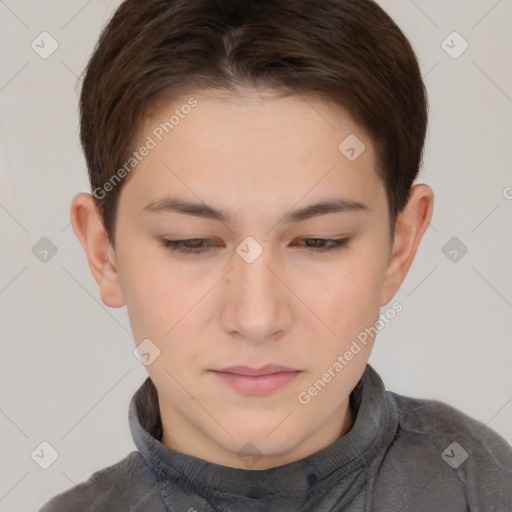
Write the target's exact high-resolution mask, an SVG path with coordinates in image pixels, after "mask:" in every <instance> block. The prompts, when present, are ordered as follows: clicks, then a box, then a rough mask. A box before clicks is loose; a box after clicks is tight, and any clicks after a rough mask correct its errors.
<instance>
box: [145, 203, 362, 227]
mask: <svg viewBox="0 0 512 512" xmlns="http://www.w3.org/2000/svg"><path fill="white" fill-rule="evenodd" d="M144 211H147V212H150V213H182V214H186V215H193V216H195V217H202V218H204V219H212V220H218V221H220V222H223V223H225V224H229V223H230V221H231V216H230V215H229V213H228V212H227V211H226V210H222V209H217V208H214V207H212V206H209V205H207V204H206V203H196V202H192V201H186V200H184V199H179V198H176V197H164V198H163V199H160V200H158V201H154V202H152V203H150V204H148V205H146V206H145V207H144ZM354 211H361V212H365V211H366V212H369V211H370V208H368V206H367V205H365V204H364V203H361V202H359V201H352V200H349V199H345V198H336V199H328V200H325V201H321V202H319V203H315V204H311V205H309V206H304V207H303V208H298V209H296V210H292V211H289V212H287V213H286V214H285V215H284V216H283V217H282V218H281V220H280V222H284V223H287V224H288V223H293V222H301V221H304V220H307V219H311V218H313V217H318V216H320V215H327V214H329V213H342V212H354Z"/></svg>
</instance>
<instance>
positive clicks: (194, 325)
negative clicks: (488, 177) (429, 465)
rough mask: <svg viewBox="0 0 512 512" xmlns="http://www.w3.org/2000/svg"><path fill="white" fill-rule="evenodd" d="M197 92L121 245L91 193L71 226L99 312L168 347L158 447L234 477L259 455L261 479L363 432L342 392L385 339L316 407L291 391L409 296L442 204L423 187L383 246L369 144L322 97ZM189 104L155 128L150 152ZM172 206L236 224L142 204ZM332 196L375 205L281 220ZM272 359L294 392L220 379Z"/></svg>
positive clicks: (132, 179)
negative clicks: (348, 151)
mask: <svg viewBox="0 0 512 512" xmlns="http://www.w3.org/2000/svg"><path fill="white" fill-rule="evenodd" d="M191 96H193V97H194V98H196V99H197V101H198V105H197V107H195V108H194V109H193V110H192V111H191V113H190V114H188V115H187V116H185V118H184V119H181V120H180V123H179V125H177V126H175V127H174V129H173V130H172V132H170V133H169V135H167V136H166V137H165V138H164V139H163V140H162V141H161V142H159V143H158V145H157V146H156V147H155V148H154V149H152V150H151V151H150V152H149V154H148V155H147V156H146V157H145V158H144V159H143V160H142V161H141V162H140V163H139V164H138V166H137V167H136V169H135V170H134V171H132V173H131V174H130V175H129V179H128V180H127V181H126V183H125V184H124V186H123V189H122V191H121V194H120V197H119V205H118V212H117V219H116V238H115V249H114V248H113V247H112V246H111V245H110V244H109V241H108V237H107V235H106V232H105V231H104V229H103V226H102V224H101V220H100V217H99V216H98V213H97V211H96V208H95V206H94V201H93V197H92V196H91V195H90V194H86V193H81V194H78V195H77V196H76V197H75V198H74V199H73V202H72V207H71V218H72V219H73V228H74V231H75V234H76V236H77V237H78V239H79V241H80V243H81V244H82V245H83V247H84V249H85V251H86V254H87V258H88V262H89V266H90V269H91V271H92V274H93V275H94V278H95V279H96V281H97V282H98V285H99V289H100V294H101V299H102V301H103V302H104V303H105V304H106V305H107V306H110V307H113V308H118V307H122V306H124V305H126V307H127V311H128V315H129V318H130V323H131V327H132V330H133V334H134V339H135V342H136V344H139V343H140V342H142V340H144V339H147V338H149V339H151V340H152V342H153V343H154V344H155V345H156V346H157V347H158V348H159V350H160V356H159V357H157V358H156V359H155V360H154V362H152V363H151V364H150V365H149V366H147V370H148V372H149V375H150V376H151V378H152V380H153V382H154V383H155V385H156V387H157V389H158V395H159V406H160V411H161V416H162V424H163V432H164V434H163V437H162V440H161V442H162V443H163V444H164V445H166V446H168V447H169V448H172V449H174V450H178V451H180V452H183V453H186V454H189V455H193V456H196V457H199V458H202V459H204V460H208V461H211V462H215V463H217V464H221V465H225V466H230V467H237V468H242V469H247V463H246V462H245V461H244V459H243V457H241V456H250V455H254V456H255V458H254V459H252V460H257V462H256V463H255V464H254V465H253V466H252V467H251V469H265V468H269V467H274V466H280V465H283V464H286V463H290V462H293V461H296V460H298V459H300V458H303V457H306V456H308V455H310V454H312V453H314V452H317V451H318V450H320V449H322V448H324V447H326V446H329V445H330V444H332V443H333V442H335V441H336V440H338V439H339V438H340V437H341V436H342V435H344V434H345V433H346V432H348V431H349V430H350V428H351V427H352V425H353V421H354V417H353V413H352V410H351V408H350V406H349V393H350V391H351V390H352V389H353V388H354V386H355V385H356V384H357V382H358V380H359V379H360V377H361V375H362V373H363V372H364V369H365V365H366V363H367V360H368V357H369V355H370V352H371V348H372V345H373V341H374V340H371V339H370V342H369V343H368V344H367V345H366V346H362V350H361V351H360V352H359V353H358V354H357V355H355V356H354V358H353V359H352V360H351V361H349V362H348V364H347V365H346V366H345V367H344V368H343V370H342V371H341V372H339V373H337V374H336V376H335V377H333V378H332V379H331V381H330V382H329V383H328V384H327V385H326V386H325V388H324V389H322V391H321V392H319V393H318V394H317V395H316V396H315V397H312V398H311V400H310V401H309V403H307V404H305V405H303V404H301V403H300V402H299V400H298V395H299V393H301V392H303V391H305V390H306V391H307V390H308V388H310V387H311V385H312V384H313V383H314V382H315V381H317V380H318V379H320V378H321V377H322V374H324V373H325V372H326V371H327V370H328V368H330V367H332V365H333V363H334V362H335V361H336V360H337V357H338V355H342V354H344V353H345V352H346V351H347V350H348V349H349V347H350V345H351V343H352V341H353V340H354V339H356V338H357V336H358V334H359V333H361V332H362V331H364V329H365V328H368V327H370V326H373V325H374V324H375V322H376V321H377V320H378V319H379V313H380V308H381V307H382V306H385V305H386V304H388V303H389V302H390V300H391V299H392V297H393V296H394V294H395V293H396V292H397V290H398V289H399V287H400V285H401V283H402V282H403V280H404V278H405V276H406V274H407V272H408V270H409V268H410V266H411V263H412V261H413V258H414V255H415V253H416V250H417V248H418V245H419V243H420V240H421V238H422V236H423V233H424V232H425V230H426V228H427V226H428V224H429V221H430V219H431V216H432V210H433V192H432V190H431V188H430V187H428V186H427V185H424V184H416V185H414V186H413V187H412V189H411V194H410V197H409V202H408V205H407V207H406V208H405V209H404V210H403V212H402V213H401V214H400V216H399V218H398V221H397V224H396V229H395V233H394V237H390V232H389V225H388V222H389V221H388V205H387V200H386V195H385V190H384V184H383V183H382V181H381V180H380V179H379V177H378V176H377V173H376V171H375V167H376V165H377V162H376V158H375V154H374V151H373V144H372V142H371V140H370V139H369V137H368V136H367V135H366V134H365V132H364V131H363V130H362V129H361V128H360V127H359V126H358V125H357V124H356V123H355V122H354V121H353V120H352V119H351V117H350V116H349V115H348V113H347V111H345V110H344V109H342V108H341V107H335V106H334V105H332V104H328V103H325V102H324V101H322V100H320V99H314V98H312V97H308V98H305V97H299V96H289V97H274V96H271V95H269V94H264V93H263V92H262V91H254V90H244V92H243V93H239V94H237V95H233V96H231V97H226V96H223V97H220V96H218V95H217V96H216V95H215V94H213V93H212V94H207V93H206V92H203V93H202V94H201V95H198V94H193V95H191ZM187 98H188V97H185V96H184V97H182V98H181V99H179V101H175V102H172V103H168V104H165V105H163V106H161V107H159V108H158V111H157V112H155V113H154V114H153V115H152V116H151V117H148V118H146V120H145V122H144V125H143V126H142V129H141V136H140V142H141V144H142V143H143V141H144V140H146V137H147V136H148V135H149V134H151V133H152V130H153V129H154V128H155V127H156V126H158V124H159V123H160V122H161V121H163V120H166V119H169V117H170V115H171V114H172V113H173V111H174V109H176V108H177V107H179V105H183V104H184V103H185V102H186V101H187ZM349 134H356V135H357V137H358V138H359V139H360V140H361V141H363V142H364V144H365V146H366V150H365V151H364V152H363V153H362V154H361V155H360V156H359V157H358V158H357V159H356V160H355V161H353V162H351V161H349V160H348V159H347V158H346V157H345V156H344V155H343V154H342V153H341V152H340V151H339V150H338V145H339V144H340V142H341V141H343V140H344V139H345V137H347V136H348V135H349ZM137 147H139V146H137ZM168 194H169V195H171V194H172V195H173V196H178V197H180V198H183V199H185V200H191V201H198V202H199V201H203V202H204V203H206V204H208V205H211V206H213V207H215V208H222V209H224V210H226V211H227V212H228V213H229V214H230V215H231V222H230V223H229V224H228V223H223V222H220V221H218V220H213V219H206V218H201V217H195V216H191V215H186V214H182V213H176V212H160V213H152V212H149V211H145V210H144V207H145V206H146V205H148V204H150V203H153V202H155V201H157V200H159V199H161V198H162V197H164V196H165V195H168ZM338 197H343V198H348V199H351V200H354V201H359V202H362V203H364V204H365V205H367V207H368V211H348V212H338V213H330V214H325V215H320V216H317V217H314V218H310V219H306V220H304V221H301V222H295V223H290V224H286V223H284V222H279V221H280V220H281V218H282V217H283V216H284V215H285V214H286V213H287V212H289V211H290V210H292V209H296V208H300V207H303V206H307V205H310V204H312V203H316V202H319V201H321V200H325V199H328V198H338ZM248 236H251V237H253V238H254V239H255V240H256V241H257V243H258V244H259V245H260V246H261V248H262V250H263V252H262V254H261V255H260V256H259V257H258V258H257V259H256V260H255V261H253V262H252V263H247V262H246V261H245V260H244V259H242V258H241V257H240V256H239V254H237V252H236V248H237V246H238V245H239V244H240V243H241V242H242V241H243V240H244V239H245V238H246V237H248ZM345 237H349V238H350V241H349V242H348V244H347V245H345V246H343V247H341V248H340V249H338V250H333V251H330V252H323V253H318V252H315V251H314V248H315V245H314V242H313V244H312V242H311V241H310V242H307V241H305V239H307V238H325V239H338V238H345ZM165 238H166V239H175V240H177V239H193V238H207V239H211V240H213V243H215V244H217V245H216V246H214V248H213V249H212V250H211V251H208V252H205V253H203V254H200V255H188V254H182V253H180V252H178V251H177V250H174V251H172V250H171V248H166V247H164V246H163V244H162V239H165ZM308 244H309V247H308ZM265 364H280V365H286V366H288V367H292V368H294V369H296V370H300V372H299V373H298V374H297V376H296V377H295V378H294V380H293V381H292V382H290V383H288V384H287V385H286V386H284V387H282V388H280V389H278V390H276V391H274V392H272V393H269V394H265V395H261V396H254V395H247V394H244V393H241V392H239V391H237V390H234V389H232V388H231V387H229V386H228V385H227V384H226V383H225V382H224V381H223V380H222V379H220V378H219V377H218V376H217V375H216V374H215V373H212V372H211V371H209V370H212V369H221V368H224V367H226V366H231V365H248V366H252V367H261V366H263V365H265ZM258 457H259V458H258Z"/></svg>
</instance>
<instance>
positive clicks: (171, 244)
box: [162, 238, 215, 254]
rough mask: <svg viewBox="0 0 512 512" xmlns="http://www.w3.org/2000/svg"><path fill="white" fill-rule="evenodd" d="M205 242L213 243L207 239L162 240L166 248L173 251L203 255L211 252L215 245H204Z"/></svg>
mask: <svg viewBox="0 0 512 512" xmlns="http://www.w3.org/2000/svg"><path fill="white" fill-rule="evenodd" d="M203 242H211V240H208V239H207V238H192V239H190V240H162V243H163V245H164V247H167V248H170V249H171V251H178V252H181V253H183V254H201V253H205V252H207V251H210V250H211V249H212V248H213V247H215V244H209V245H206V246H205V245H204V244H203Z"/></svg>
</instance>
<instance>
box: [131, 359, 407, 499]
mask: <svg viewBox="0 0 512 512" xmlns="http://www.w3.org/2000/svg"><path fill="white" fill-rule="evenodd" d="M350 404H351V408H352V411H353V414H354V423H353V425H352V428H351V429H350V431H349V432H347V433H346V434H345V435H344V436H342V437H341V438H340V439H339V440H337V441H336V442H335V443H333V444H331V445H330V446H328V447H326V448H324V449H322V450H320V451H318V452H316V453H313V454H312V455H309V456H308V457H305V458H303V459H301V460H298V461H295V462H292V463H289V464H285V465H282V466H279V467H274V468H269V469H263V470H251V469H247V470H246V469H238V468H231V467H228V466H222V465H219V464H215V463H212V462H209V461H205V460H203V459H200V458H197V457H194V456H191V455H186V454H183V453H181V452H178V451H175V450H172V449H171V448H168V447H167V446H165V445H164V444H162V443H161V442H160V439H161V436H162V423H161V418H160V413H159V408H158V398H157V391H156V388H155V386H154V384H153V382H152V381H151V378H150V377H148V378H147V379H146V380H145V382H144V383H143V384H142V385H141V386H140V388H139V389H138V390H137V391H136V393H135V394H134V396H133V397H132V400H131V402H130V407H129V423H130V430H131V432H132V437H133V440H134V442H135V445H136V447H137V449H138V450H139V452H140V453H141V455H142V457H143V458H144V460H145V461H146V463H147V464H148V466H149V467H150V469H151V470H152V472H153V474H154V475H155V477H156V479H157V480H158V481H159V483H164V484H165V482H175V483H176V482H178V485H179V487H181V488H182V489H183V490H184V491H185V492H187V493H189V494H194V492H197V490H198V489H200V490H201V494H204V493H207V494H208V493H209V494H210V495H212V496H213V495H216V496H218V497H221V496H222V497H224V499H226V497H229V496H232V497H233V498H237V497H238V498H244V497H247V498H253V497H264V496H277V495H279V496H281V497H282V496H284V495H291V496H292V495H293V496H297V495H302V496H306V495H307V494H308V493H309V492H312V491H313V488H314V492H315V493H316V492H323V490H324V489H328V488H329V485H331V486H332V483H333V481H338V480H339V479H342V478H343V477H344V475H349V474H350V473H353V472H355V471H358V470H360V469H361V468H363V467H364V466H368V465H369V464H370V463H371V461H372V460H374V459H376V458H377V459H378V458H379V453H380V454H382V453H383V452H384V451H385V450H386V449H387V447H388V446H389V444H390V443H391V442H392V440H393V438H394V436H395V433H396V429H397V424H398V417H397V412H396V406H395V404H394V401H393V400H392V399H391V398H390V396H389V393H386V391H385V389H384V384H383V382H382V380H381V378H380V377H379V375H378V374H377V373H376V372H375V370H374V369H373V368H372V367H371V366H370V365H369V364H367V365H366V368H365V371H364V373H363V375H362V377H361V379H360V380H359V382H358V384H357V385H356V386H355V388H354V389H353V391H352V393H351V395H350ZM219 499H220V498H219Z"/></svg>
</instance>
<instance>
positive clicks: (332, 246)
mask: <svg viewBox="0 0 512 512" xmlns="http://www.w3.org/2000/svg"><path fill="white" fill-rule="evenodd" d="M311 240H317V241H320V242H324V243H325V244H327V247H314V246H309V245H306V244H296V245H300V247H304V248H306V249H310V252H311V253H313V254H314V253H317V254H319V253H328V252H331V253H334V252H336V251H339V250H341V249H342V248H344V247H346V246H347V245H348V243H349V242H350V240H351V237H342V238H336V239H333V238H323V237H319V236H312V237H302V238H299V239H296V240H295V241H299V242H304V241H311ZM191 242H207V244H206V245H202V246H201V247H187V245H186V244H187V243H188V244H190V243H191ZM211 242H214V240H213V239H210V238H188V239H179V240H168V239H162V245H163V246H164V247H165V248H167V249H169V248H171V252H174V251H175V250H177V251H178V252H179V253H181V254H190V255H200V254H206V253H208V252H210V251H211V250H212V249H214V248H215V247H216V246H218V245H219V244H217V243H211Z"/></svg>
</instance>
